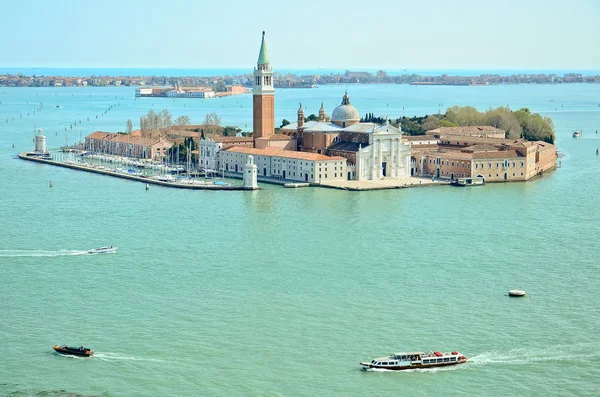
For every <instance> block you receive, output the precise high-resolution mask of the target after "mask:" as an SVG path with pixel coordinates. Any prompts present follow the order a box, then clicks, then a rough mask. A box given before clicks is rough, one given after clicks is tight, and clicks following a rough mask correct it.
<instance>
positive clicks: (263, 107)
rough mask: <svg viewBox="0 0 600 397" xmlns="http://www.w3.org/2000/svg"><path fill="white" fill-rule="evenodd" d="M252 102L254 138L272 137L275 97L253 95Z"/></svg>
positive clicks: (270, 95)
mask: <svg viewBox="0 0 600 397" xmlns="http://www.w3.org/2000/svg"><path fill="white" fill-rule="evenodd" d="M252 101H253V102H252V105H253V131H254V138H261V137H267V136H269V135H272V134H273V133H274V131H275V125H274V120H275V96H274V95H272V94H262V95H254V96H253V99H252ZM259 171H260V170H259ZM259 175H260V172H259Z"/></svg>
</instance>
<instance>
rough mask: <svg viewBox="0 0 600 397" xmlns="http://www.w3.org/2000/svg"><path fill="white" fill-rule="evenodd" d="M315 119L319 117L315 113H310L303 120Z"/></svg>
mask: <svg viewBox="0 0 600 397" xmlns="http://www.w3.org/2000/svg"><path fill="white" fill-rule="evenodd" d="M317 120H319V118H318V117H317V116H316V115H315V114H311V115H310V116H308V117H305V118H304V122H307V121H317Z"/></svg>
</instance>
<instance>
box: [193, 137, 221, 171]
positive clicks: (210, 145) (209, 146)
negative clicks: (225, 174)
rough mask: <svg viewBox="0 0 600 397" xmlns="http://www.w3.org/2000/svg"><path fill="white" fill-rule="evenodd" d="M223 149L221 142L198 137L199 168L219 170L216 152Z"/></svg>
mask: <svg viewBox="0 0 600 397" xmlns="http://www.w3.org/2000/svg"><path fill="white" fill-rule="evenodd" d="M222 149H223V144H222V143H221V142H215V141H212V140H210V139H200V142H199V143H198V164H199V165H200V168H201V169H210V170H216V171H218V170H219V166H218V156H219V155H218V153H219V151H221V150H222Z"/></svg>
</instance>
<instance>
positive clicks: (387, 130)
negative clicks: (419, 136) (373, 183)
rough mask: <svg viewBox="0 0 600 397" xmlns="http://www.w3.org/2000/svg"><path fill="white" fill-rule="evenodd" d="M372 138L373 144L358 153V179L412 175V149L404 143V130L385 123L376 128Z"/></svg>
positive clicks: (360, 149) (361, 148) (362, 148)
mask: <svg viewBox="0 0 600 397" xmlns="http://www.w3.org/2000/svg"><path fill="white" fill-rule="evenodd" d="M370 138H371V139H369V141H370V142H371V144H370V145H368V146H366V147H360V148H359V150H358V152H357V153H356V179H357V180H375V179H381V178H384V177H387V178H404V177H408V176H410V154H411V149H410V148H409V147H408V146H406V145H405V144H404V143H402V131H400V130H399V129H398V128H396V127H394V126H392V125H390V124H384V125H382V126H380V127H378V128H375V131H373V133H372V135H371V137H370Z"/></svg>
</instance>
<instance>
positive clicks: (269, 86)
mask: <svg viewBox="0 0 600 397" xmlns="http://www.w3.org/2000/svg"><path fill="white" fill-rule="evenodd" d="M252 94H253V102H252V104H253V118H254V125H253V131H254V139H256V138H263V137H264V138H267V137H269V136H271V135H273V133H274V132H275V88H273V69H271V64H270V63H269V53H268V52H267V45H266V44H265V32H264V31H263V32H262V43H261V44H260V52H259V53H258V62H257V63H256V68H254V88H253V90H252Z"/></svg>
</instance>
